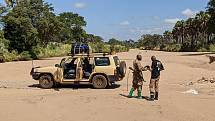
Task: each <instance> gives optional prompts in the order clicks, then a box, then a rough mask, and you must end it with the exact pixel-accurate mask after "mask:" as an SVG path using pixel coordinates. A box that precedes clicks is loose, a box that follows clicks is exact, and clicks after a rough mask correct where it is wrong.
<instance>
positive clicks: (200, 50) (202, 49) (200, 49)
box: [197, 47, 208, 52]
mask: <svg viewBox="0 0 215 121" xmlns="http://www.w3.org/2000/svg"><path fill="white" fill-rule="evenodd" d="M197 52H208V49H206V48H205V47H200V48H199V49H197Z"/></svg>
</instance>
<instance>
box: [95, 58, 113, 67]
mask: <svg viewBox="0 0 215 121" xmlns="http://www.w3.org/2000/svg"><path fill="white" fill-rule="evenodd" d="M95 64H96V66H109V65H110V60H109V58H108V57H95Z"/></svg>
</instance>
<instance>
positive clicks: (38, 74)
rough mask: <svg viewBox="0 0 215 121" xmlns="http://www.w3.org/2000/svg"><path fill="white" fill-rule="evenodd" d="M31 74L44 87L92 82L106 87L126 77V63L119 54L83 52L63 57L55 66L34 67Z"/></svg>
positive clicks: (100, 86) (94, 85)
mask: <svg viewBox="0 0 215 121" xmlns="http://www.w3.org/2000/svg"><path fill="white" fill-rule="evenodd" d="M30 74H31V75H32V77H33V79H35V80H39V84H40V86H41V88H44V89H49V88H52V87H53V86H54V85H57V84H92V85H93V87H94V88H96V89H104V88H106V87H107V86H111V84H112V83H114V82H116V81H121V80H122V79H123V78H124V77H125V74H126V63H125V62H124V61H120V59H119V58H118V56H117V55H107V54H92V55H91V56H89V55H83V54H81V55H75V56H73V57H67V58H63V59H62V60H61V62H60V64H56V65H55V66H53V67H52V66H51V67H36V68H32V70H31V73H30Z"/></svg>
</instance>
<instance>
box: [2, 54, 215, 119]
mask: <svg viewBox="0 0 215 121" xmlns="http://www.w3.org/2000/svg"><path fill="white" fill-rule="evenodd" d="M138 53H141V54H142V55H143V59H144V60H143V65H149V64H150V56H152V55H156V56H157V58H158V59H159V60H161V61H162V62H163V64H164V66H165V69H166V70H165V71H163V72H162V75H161V80H160V100H159V101H155V102H149V101H147V100H145V99H142V100H139V99H136V98H132V99H128V98H126V97H124V96H122V95H127V94H128V92H127V89H126V87H127V86H126V81H127V77H128V76H126V78H125V79H124V80H123V81H121V82H119V83H118V85H115V86H114V87H113V88H112V89H103V90H96V89H92V88H91V86H90V85H83V86H74V85H70V86H63V87H60V88H58V89H50V90H44V89H40V88H37V86H36V85H35V84H38V82H37V81H34V80H33V79H31V77H30V75H29V72H30V70H31V61H29V62H11V63H4V64H0V121H215V115H214V111H215V105H214V104H215V83H213V84H211V83H202V84H198V83H195V84H194V85H188V83H190V82H196V81H197V80H198V79H201V78H202V77H206V78H212V77H215V63H213V64H211V65H210V64H208V61H209V60H208V59H207V57H206V56H205V55H199V54H198V53H168V52H155V51H139V50H131V51H130V52H128V53H119V54H118V55H119V57H120V58H121V59H123V60H126V62H127V65H128V66H131V64H132V59H134V58H135V56H136V54H138ZM60 59H61V58H51V59H47V60H38V61H35V65H39V66H48V65H54V64H55V63H58V62H59V61H60ZM127 75H128V74H127ZM144 75H145V80H147V82H146V83H144V88H143V95H144V96H148V95H149V90H148V84H149V77H150V73H149V72H144ZM128 79H129V88H130V86H131V80H132V75H131V74H130V76H129V78H128ZM190 89H193V90H196V91H198V94H197V95H194V94H189V93H188V94H186V93H183V92H185V91H187V90H190Z"/></svg>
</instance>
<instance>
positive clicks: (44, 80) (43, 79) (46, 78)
mask: <svg viewBox="0 0 215 121" xmlns="http://www.w3.org/2000/svg"><path fill="white" fill-rule="evenodd" d="M39 84H40V87H41V88H43V89H51V88H52V87H53V86H54V82H53V80H52V77H51V76H50V75H47V74H45V75H42V76H40V78H39Z"/></svg>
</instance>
